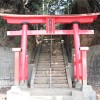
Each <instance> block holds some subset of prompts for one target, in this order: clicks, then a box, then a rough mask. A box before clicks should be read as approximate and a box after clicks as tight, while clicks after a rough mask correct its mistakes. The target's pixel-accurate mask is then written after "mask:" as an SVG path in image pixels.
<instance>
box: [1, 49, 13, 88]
mask: <svg viewBox="0 0 100 100" xmlns="http://www.w3.org/2000/svg"><path fill="white" fill-rule="evenodd" d="M13 84H14V53H13V52H12V50H11V48H7V47H0V87H5V86H7V87H8V86H11V85H13Z"/></svg>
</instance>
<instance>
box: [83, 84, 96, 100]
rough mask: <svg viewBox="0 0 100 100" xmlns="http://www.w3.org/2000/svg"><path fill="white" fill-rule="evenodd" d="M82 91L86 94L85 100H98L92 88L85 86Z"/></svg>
mask: <svg viewBox="0 0 100 100" xmlns="http://www.w3.org/2000/svg"><path fill="white" fill-rule="evenodd" d="M82 91H83V92H84V100H96V92H95V91H93V89H92V86H90V85H84V86H83V87H82Z"/></svg>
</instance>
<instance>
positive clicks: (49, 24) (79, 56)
mask: <svg viewBox="0 0 100 100" xmlns="http://www.w3.org/2000/svg"><path fill="white" fill-rule="evenodd" d="M0 15H1V16H2V18H3V19H4V20H6V21H7V23H10V24H21V25H22V30H19V31H7V35H8V36H19V35H20V36H21V37H22V39H21V48H20V49H17V51H16V50H15V49H14V50H15V51H16V52H17V53H16V54H17V55H16V59H17V57H18V59H17V60H16V61H15V62H16V63H15V69H16V71H15V72H19V74H16V75H15V81H18V82H19V81H25V80H27V76H28V73H27V72H28V71H27V70H28V68H27V67H28V66H27V65H28V62H27V42H28V41H27V38H28V36H29V35H73V36H74V47H75V55H74V77H75V79H76V80H77V81H78V82H79V81H80V80H82V81H83V84H87V63H86V51H87V50H88V48H86V47H85V48H84V47H83V48H80V35H81V34H84V35H85V34H94V31H93V30H81V29H80V28H79V23H80V24H87V23H92V22H93V21H94V20H95V19H96V18H97V15H98V14H88V15H87V14H83V15H64V16H60V15H59V16H52V15H11V14H0ZM70 23H72V24H73V29H72V30H57V29H56V27H55V26H56V24H70ZM28 24H45V25H46V29H45V30H28ZM19 51H20V52H21V55H19V53H18V52H19ZM19 56H20V57H19ZM19 58H20V61H19ZM16 66H17V67H16ZM18 66H19V68H18Z"/></svg>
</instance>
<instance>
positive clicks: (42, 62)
mask: <svg viewBox="0 0 100 100" xmlns="http://www.w3.org/2000/svg"><path fill="white" fill-rule="evenodd" d="M39 63H50V61H39Z"/></svg>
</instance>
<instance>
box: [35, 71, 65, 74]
mask: <svg viewBox="0 0 100 100" xmlns="http://www.w3.org/2000/svg"><path fill="white" fill-rule="evenodd" d="M36 73H37V74H41V73H48V74H49V73H50V71H36ZM51 73H53V74H54V73H65V71H51Z"/></svg>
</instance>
